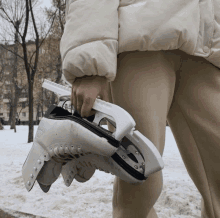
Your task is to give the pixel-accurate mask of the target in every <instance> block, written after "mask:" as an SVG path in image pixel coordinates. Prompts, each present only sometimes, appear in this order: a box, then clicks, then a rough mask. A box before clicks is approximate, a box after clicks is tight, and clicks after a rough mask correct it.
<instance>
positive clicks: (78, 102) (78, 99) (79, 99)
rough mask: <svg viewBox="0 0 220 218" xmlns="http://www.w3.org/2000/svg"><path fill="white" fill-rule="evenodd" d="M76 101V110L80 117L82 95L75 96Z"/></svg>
mask: <svg viewBox="0 0 220 218" xmlns="http://www.w3.org/2000/svg"><path fill="white" fill-rule="evenodd" d="M76 99H77V103H76V105H77V106H76V110H77V112H78V113H79V114H80V115H81V116H82V114H81V109H82V105H83V96H82V94H76Z"/></svg>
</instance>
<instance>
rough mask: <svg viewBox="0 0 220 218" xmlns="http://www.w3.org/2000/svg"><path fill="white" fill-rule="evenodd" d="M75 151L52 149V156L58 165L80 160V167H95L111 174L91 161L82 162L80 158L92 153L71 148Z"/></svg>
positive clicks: (59, 148) (58, 147) (62, 147)
mask: <svg viewBox="0 0 220 218" xmlns="http://www.w3.org/2000/svg"><path fill="white" fill-rule="evenodd" d="M71 148H72V149H73V150H74V151H73V152H72V151H71V150H70V149H69V146H67V145H66V146H63V145H60V146H57V147H55V148H53V149H52V148H51V149H50V152H49V153H50V155H51V157H52V159H53V160H55V161H56V162H58V163H63V164H65V163H67V162H68V161H71V160H73V159H75V160H78V164H77V166H78V167H94V168H95V169H97V170H100V171H104V172H106V173H111V172H109V171H108V170H105V169H103V168H102V167H101V166H97V165H96V164H95V163H92V162H91V161H90V160H86V161H85V160H83V161H80V157H82V156H85V155H88V154H91V152H83V151H82V150H81V148H80V147H78V148H76V146H73V145H72V146H71Z"/></svg>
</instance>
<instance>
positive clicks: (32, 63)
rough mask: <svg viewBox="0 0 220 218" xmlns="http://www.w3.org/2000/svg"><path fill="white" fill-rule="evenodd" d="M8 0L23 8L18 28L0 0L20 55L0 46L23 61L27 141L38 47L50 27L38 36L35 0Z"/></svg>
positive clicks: (31, 118) (30, 131) (29, 136)
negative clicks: (31, 40) (31, 41)
mask: <svg viewBox="0 0 220 218" xmlns="http://www.w3.org/2000/svg"><path fill="white" fill-rule="evenodd" d="M10 1H17V2H18V5H22V7H23V8H24V15H23V17H22V19H23V20H24V22H23V28H21V29H18V28H17V26H16V23H15V22H14V21H13V17H11V16H10V14H9V13H7V11H6V10H5V8H6V7H7V4H8V0H7V2H6V1H5V3H4V4H3V3H2V2H3V0H1V2H0V10H1V12H2V14H3V16H4V17H5V18H6V19H5V20H6V21H8V22H9V23H10V24H11V25H12V26H13V28H15V29H16V31H17V33H18V35H19V38H20V41H18V43H19V44H20V45H21V47H22V55H20V54H16V52H14V51H12V50H10V49H8V48H6V47H5V46H2V47H3V48H5V49H6V50H9V51H10V52H12V53H13V54H14V55H16V56H17V57H19V58H20V59H22V60H23V62H24V66H25V71H26V75H27V80H28V102H29V133H28V143H29V142H32V141H33V130H34V129H33V85H34V78H35V74H36V72H37V67H38V61H39V49H40V47H41V45H42V44H43V42H44V40H45V38H46V37H47V35H48V33H49V31H50V28H49V30H48V32H47V33H45V34H43V32H42V33H41V35H42V36H41V38H40V31H41V30H43V28H41V27H39V26H38V24H37V20H36V15H35V13H34V5H36V4H37V2H38V1H37V0H25V1H23V0H10ZM56 12H57V11H56ZM56 12H55V13H54V19H55V16H56ZM54 19H53V20H54ZM31 25H32V26H31ZM52 25H53V21H52V24H51V26H52ZM29 29H31V30H33V33H34V37H35V40H34V45H35V49H34V50H33V51H32V52H31V51H28V48H27V38H28V30H29ZM22 30H23V31H22Z"/></svg>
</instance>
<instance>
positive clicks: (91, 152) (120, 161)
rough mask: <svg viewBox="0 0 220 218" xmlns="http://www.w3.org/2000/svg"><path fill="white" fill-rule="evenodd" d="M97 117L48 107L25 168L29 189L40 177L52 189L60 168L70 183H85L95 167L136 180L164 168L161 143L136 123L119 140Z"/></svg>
mask: <svg viewBox="0 0 220 218" xmlns="http://www.w3.org/2000/svg"><path fill="white" fill-rule="evenodd" d="M106 104H107V103H106ZM109 105H111V104H109ZM93 119H94V116H91V117H89V118H87V119H85V118H82V117H81V116H80V115H79V114H78V113H77V112H76V111H75V113H74V114H71V113H70V112H69V111H67V110H64V109H63V108H61V107H57V106H52V107H51V108H50V109H49V110H48V113H47V114H46V115H45V117H44V118H42V120H41V122H40V124H39V127H38V130H37V133H36V137H35V139H34V142H33V146H32V148H31V150H30V152H29V154H28V157H27V159H26V161H25V163H24V165H23V168H22V175H23V179H24V182H25V187H26V189H27V190H28V191H30V190H31V189H32V187H33V185H34V183H35V180H37V181H38V183H39V185H40V187H41V189H42V190H43V191H44V192H48V191H49V189H50V187H51V185H52V184H53V183H54V182H55V181H56V180H57V178H58V177H59V175H60V174H61V173H62V176H63V179H64V182H65V184H66V186H69V185H70V184H71V182H72V181H73V179H74V178H75V179H76V180H77V181H78V182H86V181H88V180H89V179H90V178H91V177H92V176H93V174H94V172H95V170H96V169H98V170H101V171H104V172H106V173H111V174H113V175H115V176H118V177H119V178H121V179H122V180H124V181H126V182H128V183H132V184H137V185H138V184H141V183H143V182H144V181H145V180H146V179H147V177H148V176H149V175H150V174H152V173H154V172H157V171H159V170H161V169H162V168H163V167H164V165H163V162H162V159H161V156H160V154H159V152H158V150H157V148H156V147H155V146H154V145H153V144H152V142H151V141H150V140H148V139H147V138H146V137H144V136H143V135H142V134H141V133H140V132H138V131H137V130H136V131H134V128H132V129H131V130H130V131H129V133H127V134H126V135H123V132H122V133H120V132H119V134H118V135H119V136H120V134H121V139H120V140H118V139H116V138H117V137H118V135H117V137H116V136H115V135H116V134H115V133H111V132H110V131H108V130H106V129H104V128H102V127H101V126H99V125H97V123H95V122H93ZM107 120H108V121H109V122H110V123H112V124H113V125H115V123H114V122H113V121H111V120H109V119H107ZM125 123H126V122H125ZM122 124H123V123H122ZM122 124H121V126H122V128H124V129H126V128H127V127H126V126H125V127H123V125H122ZM115 127H117V126H116V125H115ZM117 133H118V132H117Z"/></svg>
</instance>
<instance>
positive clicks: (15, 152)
mask: <svg viewBox="0 0 220 218" xmlns="http://www.w3.org/2000/svg"><path fill="white" fill-rule="evenodd" d="M36 131H37V126H35V129H34V132H35V133H36ZM27 137H28V127H27V126H17V133H14V131H13V130H10V129H9V126H5V130H3V131H0V208H1V207H5V208H9V209H13V210H18V211H22V212H26V213H31V214H34V215H40V216H45V217H52V218H79V217H84V218H103V217H105V218H111V217H112V191H113V180H114V176H112V175H111V174H106V173H104V172H101V171H96V173H95V174H94V176H93V177H92V178H91V179H90V180H89V181H88V182H86V183H79V182H77V181H76V180H74V181H73V182H72V184H71V186H70V187H69V188H68V187H66V186H65V185H64V182H63V179H62V177H61V176H60V177H59V179H58V180H57V181H56V182H55V183H54V184H53V185H52V187H51V189H50V191H49V192H48V193H44V192H43V191H41V189H40V187H39V185H38V184H37V182H35V185H34V187H33V189H32V190H31V191H30V192H27V190H26V189H25V186H24V183H23V179H22V175H21V169H22V165H23V163H24V161H25V159H26V157H27V155H28V153H29V151H30V148H31V146H32V143H26V142H27ZM163 161H164V163H165V168H164V169H163V181H164V185H163V191H162V194H161V195H160V197H159V199H158V201H157V202H156V204H155V206H154V207H155V210H156V211H157V214H158V216H159V218H185V217H187V218H199V217H200V213H201V212H200V211H201V208H200V201H201V195H200V194H199V192H198V190H197V188H196V187H195V185H194V183H193V182H192V180H191V178H190V177H189V175H188V173H187V171H186V168H185V166H184V164H183V161H182V158H181V156H180V153H179V150H178V147H177V145H176V142H175V139H174V137H173V135H172V132H171V130H170V128H169V127H166V144H165V149H164V155H163Z"/></svg>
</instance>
